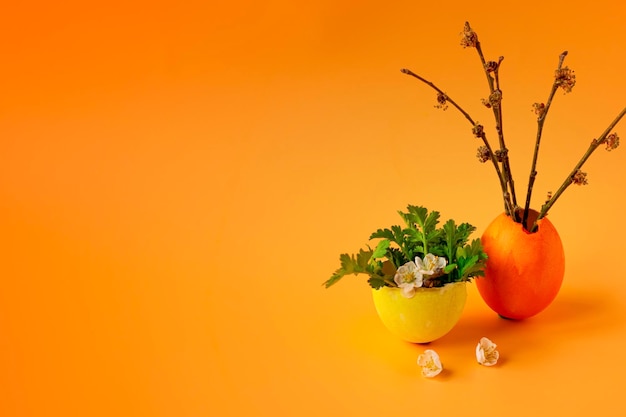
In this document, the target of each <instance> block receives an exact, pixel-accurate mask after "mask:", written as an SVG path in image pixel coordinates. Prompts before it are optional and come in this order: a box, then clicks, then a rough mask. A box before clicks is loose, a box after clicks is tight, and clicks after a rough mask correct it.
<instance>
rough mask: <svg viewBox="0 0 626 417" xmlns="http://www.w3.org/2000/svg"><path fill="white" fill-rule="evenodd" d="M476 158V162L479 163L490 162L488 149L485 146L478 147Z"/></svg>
mask: <svg viewBox="0 0 626 417" xmlns="http://www.w3.org/2000/svg"><path fill="white" fill-rule="evenodd" d="M476 158H478V160H479V161H480V162H481V163H485V162H487V161H488V160H490V159H491V154H490V152H489V149H488V148H487V147H486V146H484V145H483V146H480V147H479V148H478V151H477V152H476Z"/></svg>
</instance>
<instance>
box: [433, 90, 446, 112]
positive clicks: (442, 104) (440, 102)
mask: <svg viewBox="0 0 626 417" xmlns="http://www.w3.org/2000/svg"><path fill="white" fill-rule="evenodd" d="M435 108H438V109H442V110H446V109H447V108H448V96H446V95H445V94H442V93H438V94H437V105H436V106H435Z"/></svg>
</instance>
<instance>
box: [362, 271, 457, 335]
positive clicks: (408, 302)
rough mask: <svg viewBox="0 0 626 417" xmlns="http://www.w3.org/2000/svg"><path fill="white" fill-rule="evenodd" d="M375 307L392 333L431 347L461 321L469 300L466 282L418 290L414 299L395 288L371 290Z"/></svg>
mask: <svg viewBox="0 0 626 417" xmlns="http://www.w3.org/2000/svg"><path fill="white" fill-rule="evenodd" d="M372 295H373V298H374V306H375V307H376V311H377V312H378V316H379V317H380V319H381V320H382V322H383V324H384V325H385V327H387V329H389V331H390V332H391V333H393V334H394V335H396V336H398V337H400V338H401V339H404V340H406V341H408V342H412V343H428V342H432V341H433V340H435V339H439V338H440V337H442V336H444V335H445V334H446V333H448V332H449V331H450V330H452V328H453V327H454V325H455V324H456V323H457V322H458V321H459V319H460V318H461V313H462V312H463V308H464V307H465V301H466V300H467V288H466V283H465V282H455V283H451V284H446V285H444V286H443V287H438V288H417V289H416V291H415V295H414V296H413V297H412V298H406V297H405V296H403V295H402V290H401V289H400V288H395V287H393V288H392V287H382V288H380V289H378V290H372Z"/></svg>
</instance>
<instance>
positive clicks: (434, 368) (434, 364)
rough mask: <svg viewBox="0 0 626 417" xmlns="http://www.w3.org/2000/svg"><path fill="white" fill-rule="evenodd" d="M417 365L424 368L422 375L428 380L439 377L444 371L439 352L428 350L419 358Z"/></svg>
mask: <svg viewBox="0 0 626 417" xmlns="http://www.w3.org/2000/svg"><path fill="white" fill-rule="evenodd" d="M417 364H418V365H419V366H421V367H422V375H423V376H425V377H427V378H432V377H434V376H437V375H439V374H440V373H441V371H442V370H443V366H442V365H441V360H440V359H439V355H438V354H437V352H435V351H434V350H431V349H427V350H425V351H424V353H423V354H421V355H419V356H418V358H417Z"/></svg>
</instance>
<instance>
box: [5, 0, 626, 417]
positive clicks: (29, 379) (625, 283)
mask: <svg viewBox="0 0 626 417" xmlns="http://www.w3.org/2000/svg"><path fill="white" fill-rule="evenodd" d="M625 17H626V6H624V3H623V2H616V1H606V0H598V1H596V2H594V3H593V7H591V6H590V5H578V4H570V3H562V2H556V1H545V2H541V3H537V2H535V3H528V4H526V3H524V4H519V5H516V6H514V7H513V6H506V5H504V4H502V3H497V2H488V1H483V0H479V1H476V2H461V1H456V0H455V1H450V2H432V3H428V4H425V3H420V2H409V1H402V2H388V3H380V2H347V1H338V2H337V1H335V2H331V1H317V2H285V1H267V2H244V3H233V4H232V5H226V2H201V1H176V2H174V1H168V2H162V1H152V2H147V1H137V2H120V1H115V0H114V1H109V2H100V1H97V2H87V3H85V2H77V1H71V2H61V3H52V2H28V1H26V2H20V3H17V2H14V4H11V5H10V6H6V7H3V12H2V15H1V16H0V59H1V62H2V65H0V145H1V146H0V237H1V239H0V242H1V243H0V244H1V247H0V416H3V417H4V416H7V417H14V416H15V417H18V416H20V417H21V416H53V415H55V416H56V415H62V416H100V415H101V416H168V417H169V416H172V417H174V416H176V417H182V416H215V417H232V416H266V415H268V416H269V415H271V416H283V415H284V416H300V415H310V416H335V415H337V416H338V415H359V416H401V415H425V414H428V415H442V416H458V415H506V416H526V415H566V416H571V415H623V414H624V412H625V411H626V405H625V404H626V403H625V400H624V398H623V395H624V387H625V386H626V354H625V352H626V307H625V306H626V303H625V302H624V300H625V299H626V279H625V276H626V264H624V263H623V258H622V256H623V252H624V236H626V226H625V224H624V222H623V216H624V204H625V202H626V199H625V198H624V184H626V170H625V169H624V167H625V166H626V150H625V149H623V147H622V148H618V149H617V150H615V151H612V152H610V153H608V152H606V151H605V150H604V149H598V151H597V152H596V153H595V154H593V155H592V157H591V158H590V159H589V161H588V163H587V164H586V165H585V167H584V168H583V171H585V172H588V180H589V185H587V186H585V187H577V186H572V187H571V188H570V189H568V190H567V191H566V193H565V194H564V195H563V197H562V198H561V199H560V200H559V201H558V202H557V204H556V205H555V206H554V209H553V210H552V211H551V213H550V219H551V221H552V223H554V225H555V226H556V228H557V229H558V230H559V233H560V235H561V238H562V240H563V244H564V248H565V255H566V272H565V280H564V283H563V286H562V289H561V291H560V293H559V295H558V297H557V298H556V300H555V301H554V302H553V303H552V304H551V305H550V306H549V307H548V308H547V309H546V310H545V311H544V312H542V313H541V314H539V315H537V316H535V317H533V318H531V319H528V320H525V321H520V322H517V321H505V320H502V319H499V318H498V317H497V315H496V314H495V313H493V312H492V311H491V310H490V309H489V308H488V307H487V306H486V305H485V303H484V302H483V301H482V299H481V298H480V295H479V294H478V292H477V290H476V287H475V285H474V283H470V284H468V291H469V296H468V302H467V305H466V308H465V311H464V313H463V316H462V318H461V320H460V322H459V323H458V325H457V326H456V327H455V328H454V329H453V330H452V331H451V332H450V333H449V334H448V335H446V336H444V337H443V338H441V339H439V340H437V341H435V342H433V343H431V344H429V345H427V346H424V345H413V344H409V343H405V342H403V341H401V340H398V339H397V338H395V337H394V336H393V335H391V334H390V333H389V332H388V331H387V330H386V329H385V328H384V327H383V326H382V324H381V323H380V321H379V319H378V317H377V316H376V312H375V310H374V307H373V303H372V300H371V293H370V289H369V288H368V286H367V285H366V283H365V279H364V278H363V277H353V276H349V277H346V278H345V279H344V281H342V282H340V283H338V284H337V285H336V286H335V287H333V288H330V289H328V290H327V289H324V288H323V286H322V283H323V282H324V281H325V280H326V279H327V278H328V277H329V276H330V274H332V272H333V271H334V270H335V269H336V268H337V267H338V255H339V254H340V253H342V252H356V251H357V250H358V249H359V248H361V247H364V246H365V245H366V244H367V243H368V242H367V238H368V236H369V234H370V233H371V232H372V231H374V230H376V229H377V228H380V227H386V226H390V225H391V224H395V223H398V221H399V220H400V218H399V217H398V216H397V214H396V211H397V210H401V209H404V208H405V207H406V205H407V204H415V205H425V206H426V207H428V208H430V209H433V210H438V211H440V212H441V214H442V217H444V218H454V219H456V220H457V221H467V222H470V223H472V224H474V225H475V226H477V232H476V235H475V236H476V237H478V236H480V234H481V233H482V231H483V230H484V229H485V228H486V226H487V225H488V224H489V222H490V221H491V220H492V219H493V218H494V217H495V216H496V215H498V214H499V213H500V212H501V210H502V203H501V201H500V197H499V186H498V183H497V180H496V176H495V174H494V172H493V167H492V166H490V165H489V164H484V165H481V164H479V163H478V161H477V160H476V158H475V154H476V148H477V147H478V146H479V145H480V143H479V142H478V140H477V139H475V138H473V137H472V134H471V126H470V125H469V124H468V123H467V121H466V120H465V119H463V117H461V115H460V114H458V113H457V112H456V111H455V110H454V109H453V108H449V109H447V110H446V111H442V110H438V109H436V108H434V106H435V104H436V100H435V94H434V92H433V91H432V90H430V89H429V88H428V87H427V86H425V85H423V84H420V83H419V82H417V81H416V80H414V79H411V78H410V77H407V76H405V75H403V74H401V73H400V71H399V70H400V69H401V68H403V67H408V68H410V69H412V70H413V71H415V72H417V73H419V74H421V75H423V76H424V77H426V78H428V79H429V80H431V81H433V82H435V83H436V84H437V85H439V86H440V87H442V88H443V89H444V91H446V93H447V94H448V95H449V96H450V97H453V98H454V99H455V100H456V101H458V102H459V103H461V104H462V105H463V106H464V107H465V108H466V109H467V110H468V111H469V112H470V113H471V114H472V115H474V118H475V119H477V120H479V121H480V122H481V123H483V124H484V125H485V127H486V129H487V131H488V135H489V137H490V138H491V140H492V141H494V140H495V134H494V132H493V127H494V126H493V116H492V114H491V113H490V111H489V110H487V109H485V108H484V107H482V105H481V103H480V99H481V98H486V97H487V95H488V93H487V91H488V89H487V84H486V80H485V76H484V74H483V73H482V70H481V68H480V62H479V60H478V57H477V56H476V52H475V51H474V50H472V49H463V48H462V47H461V46H460V44H459V40H460V32H461V31H462V28H463V23H464V22H465V21H466V20H468V21H470V23H471V24H472V26H473V27H474V29H475V30H476V31H477V33H478V35H479V38H480V40H481V42H482V46H483V50H484V51H485V54H486V55H487V58H488V59H493V60H497V58H498V57H499V56H500V55H502V56H504V57H505V59H504V61H503V63H502V67H501V74H500V75H501V84H502V90H503V97H504V98H503V113H504V118H505V119H504V124H503V128H504V132H505V137H506V140H507V145H508V147H509V149H510V156H511V165H512V170H513V174H514V176H515V179H516V187H517V191H518V199H520V200H523V198H524V196H525V188H526V184H527V181H528V173H529V170H530V161H531V156H532V149H533V145H534V139H535V133H536V119H535V115H534V114H533V113H532V111H531V110H532V109H531V105H532V103H534V102H542V101H545V100H546V99H547V96H548V93H549V90H550V86H551V84H552V77H553V72H554V69H555V68H556V65H557V62H558V55H559V54H560V53H561V52H563V51H564V50H567V51H569V55H568V56H567V59H566V61H565V65H567V66H569V67H570V68H572V69H573V70H574V71H575V74H576V80H577V84H576V86H575V87H574V89H573V91H572V93H570V94H563V93H562V92H561V91H559V92H558V93H557V94H556V96H555V98H554V103H553V107H552V109H551V111H550V114H549V116H548V120H547V122H546V126H545V129H544V135H543V140H542V149H541V154H540V157H539V164H538V167H537V168H538V172H539V175H538V179H537V182H536V183H535V186H534V195H533V196H534V197H533V202H532V205H533V207H538V206H539V205H541V204H542V203H543V201H544V198H545V196H546V194H547V192H549V191H552V192H554V191H556V189H557V188H558V186H559V185H560V183H561V182H562V181H563V179H564V178H565V177H566V176H567V175H568V173H569V171H570V170H571V168H572V167H573V166H574V164H575V163H576V162H577V161H578V159H579V158H580V156H581V155H582V154H583V152H584V151H585V150H586V149H587V146H588V144H589V142H590V141H591V140H592V139H593V138H595V137H598V136H599V135H600V134H601V133H602V131H603V130H604V129H605V128H606V126H607V125H608V124H609V123H610V122H611V120H613V118H614V117H615V116H616V115H617V114H618V113H619V112H620V111H621V110H622V109H623V108H624V106H625V105H626V98H625V97H626V81H625V78H624V68H625V64H626V61H625V59H624V49H625V47H626V31H625V30H624V24H623V22H624V18H625ZM616 131H617V132H618V133H622V136H623V135H626V122H622V123H621V124H620V125H618V126H617V128H616ZM492 143H495V142H492ZM483 336H486V337H489V338H490V339H491V340H493V341H494V342H495V343H497V344H498V349H499V351H500V354H501V359H500V361H499V363H498V364H497V366H495V367H491V368H487V367H481V366H479V365H478V364H477V363H476V360H475V357H474V349H475V346H476V344H477V343H478V340H479V339H480V338H481V337H483ZM426 348H430V349H434V350H436V351H437V352H438V353H439V355H440V357H441V359H442V361H443V364H444V368H445V370H444V372H443V373H442V374H441V375H439V376H438V377H436V378H434V379H426V378H423V377H422V376H421V375H420V374H419V368H418V367H417V365H416V359H417V356H418V355H419V354H420V353H421V352H422V351H423V350H424V349H426Z"/></svg>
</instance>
